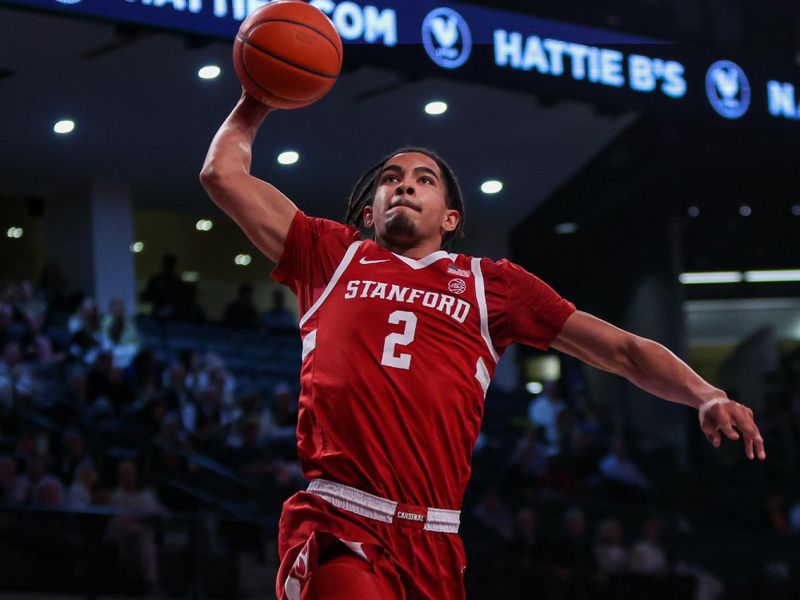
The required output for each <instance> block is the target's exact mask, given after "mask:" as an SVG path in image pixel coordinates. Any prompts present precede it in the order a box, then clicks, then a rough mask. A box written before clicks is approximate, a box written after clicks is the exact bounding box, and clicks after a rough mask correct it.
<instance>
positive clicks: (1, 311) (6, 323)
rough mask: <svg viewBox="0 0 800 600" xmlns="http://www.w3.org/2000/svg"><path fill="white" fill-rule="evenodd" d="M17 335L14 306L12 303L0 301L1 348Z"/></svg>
mask: <svg viewBox="0 0 800 600" xmlns="http://www.w3.org/2000/svg"><path fill="white" fill-rule="evenodd" d="M17 337H18V335H17V332H16V331H15V328H14V307H13V306H12V305H11V304H5V303H3V302H0V348H5V347H6V344H8V342H10V341H12V340H15V339H17Z"/></svg>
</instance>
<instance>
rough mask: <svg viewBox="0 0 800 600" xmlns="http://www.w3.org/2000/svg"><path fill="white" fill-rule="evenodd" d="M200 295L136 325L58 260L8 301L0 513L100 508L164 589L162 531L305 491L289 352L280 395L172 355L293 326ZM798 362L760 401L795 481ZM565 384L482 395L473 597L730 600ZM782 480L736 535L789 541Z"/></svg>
mask: <svg viewBox="0 0 800 600" xmlns="http://www.w3.org/2000/svg"><path fill="white" fill-rule="evenodd" d="M194 298H196V294H195V293H194V292H191V291H189V289H188V288H187V287H186V284H185V283H184V282H182V281H181V280H180V279H179V278H178V277H177V276H176V275H175V259H174V257H165V260H164V263H163V270H162V272H161V273H159V274H158V275H156V276H154V277H153V278H151V279H150V281H149V282H148V284H147V286H146V288H145V289H144V290H143V293H142V299H143V300H146V301H148V302H150V304H151V306H152V313H151V314H150V315H149V316H141V315H140V316H138V317H133V316H131V315H130V314H129V313H128V312H127V311H126V307H125V305H124V303H123V302H122V301H121V300H119V299H115V300H112V301H111V302H110V304H109V306H108V308H107V310H106V311H103V310H102V308H101V307H98V306H97V304H96V303H95V302H94V301H93V299H92V298H91V297H88V296H81V295H69V294H68V293H67V288H66V284H65V282H64V280H63V277H61V276H60V274H59V271H58V268H57V267H56V266H55V265H48V266H47V267H46V268H45V270H44V272H43V273H42V275H41V277H40V278H39V280H38V281H34V280H32V279H23V280H19V281H16V280H8V281H6V282H5V283H4V284H3V285H2V287H0V348H2V360H0V425H1V426H2V428H1V429H0V497H1V498H2V503H3V506H5V507H7V508H8V507H17V508H19V507H30V508H36V509H47V510H62V511H86V510H106V511H108V513H107V514H108V515H110V516H109V518H108V520H107V523H106V525H105V527H104V531H103V540H105V543H107V544H109V545H110V546H111V547H113V548H114V549H115V552H116V555H117V556H118V557H119V560H120V563H121V564H123V565H128V566H129V567H130V566H131V565H132V567H131V568H133V569H134V570H135V571H136V573H137V576H138V577H139V578H140V579H141V580H142V581H143V582H144V584H145V585H146V587H154V586H158V585H159V582H160V579H161V575H160V573H159V551H160V548H161V546H162V540H161V537H160V535H159V528H158V526H157V523H158V522H159V521H163V520H169V519H170V518H172V517H173V516H175V515H178V514H184V513H185V511H193V510H197V509H198V508H199V507H201V506H203V507H205V508H209V507H211V508H213V509H215V510H217V511H220V512H225V511H227V512H228V513H231V514H237V515H239V516H241V515H243V514H246V515H251V516H252V515H260V516H264V515H265V514H266V515H267V516H271V517H272V518H276V517H277V514H278V511H279V508H280V501H281V500H282V499H284V498H285V497H287V496H289V495H290V494H291V493H293V492H294V491H295V490H297V489H301V488H302V487H304V480H303V478H302V475H301V473H300V470H299V466H298V464H297V461H296V459H295V450H294V443H295V439H294V427H295V423H296V418H297V401H296V398H297V392H298V389H297V385H298V382H297V379H298V378H297V371H298V370H299V352H298V351H297V348H299V346H297V345H294V346H291V345H288V346H287V348H288V352H289V353H290V355H291V357H290V361H289V365H290V366H289V368H288V369H287V370H286V371H285V378H284V379H283V381H282V382H281V381H279V382H277V383H275V384H274V385H270V386H259V385H254V383H253V381H252V378H250V380H248V378H247V375H246V371H242V373H243V374H242V375H237V373H236V372H235V371H236V369H235V368H234V367H233V366H231V365H234V364H237V362H236V358H235V356H233V357H227V356H226V355H224V353H217V352H215V351H213V350H212V349H210V347H209V344H204V343H203V342H202V340H203V339H206V338H202V336H201V337H195V338H191V337H188V338H186V339H187V340H188V343H187V344H185V345H184V346H182V347H176V346H175V345H173V344H165V343H164V335H165V331H167V330H166V329H165V326H167V325H169V324H170V323H174V322H183V323H188V324H189V326H190V327H191V328H192V329H191V331H192V332H197V331H205V330H208V329H209V328H213V327H221V328H222V337H223V338H233V337H235V336H236V335H250V334H249V333H248V332H258V333H255V334H254V335H255V336H257V337H256V341H258V340H262V341H263V343H264V344H267V343H269V340H270V339H271V338H270V335H272V334H274V335H275V336H277V337H274V340H273V343H274V344H276V345H278V346H281V347H283V346H285V345H287V344H289V342H288V341H287V340H289V339H290V337H291V339H294V338H296V317H295V315H293V314H292V313H291V312H290V311H288V310H287V309H286V308H285V306H284V303H283V297H282V295H281V294H280V293H279V292H276V295H275V296H274V297H273V301H274V303H273V307H272V309H271V310H269V311H267V312H261V311H260V310H258V308H257V307H256V305H255V303H254V298H253V288H252V287H251V286H249V285H242V286H241V287H240V289H239V291H238V294H237V297H236V298H235V299H233V300H232V301H231V302H230V303H229V304H228V306H227V307H226V309H225V311H224V314H223V316H222V319H221V320H220V322H219V323H213V322H212V321H211V320H210V319H209V318H208V317H207V316H206V314H205V311H203V310H202V308H200V307H199V306H197V305H196V301H195V300H194ZM200 315H202V318H200ZM182 331H183V330H182ZM287 332H289V335H287V336H285V337H280V335H281V334H286V333H287ZM217 333H219V332H217ZM258 336H260V337H258ZM248 339H250V338H248ZM192 340H194V342H193V343H192ZM233 345H234V346H235V343H234V344H233ZM295 354H296V355H295ZM265 356H267V354H265ZM269 356H272V355H269ZM793 361H794V359H793V358H791V356H790V357H788V358H787V359H786V364H785V365H784V366H785V372H786V373H788V374H789V375H787V376H786V377H788V378H789V379H790V380H791V384H790V385H789V386H788V388H787V389H788V390H790V392H788V393H785V394H783V395H782V396H780V398H781V399H780V400H778V399H775V398H773V399H772V400H771V404H770V406H771V409H770V412H768V413H767V414H765V415H764V416H763V418H764V419H765V420H766V422H763V426H762V430H763V431H764V433H765V437H766V438H767V439H768V440H769V439H770V433H771V432H775V435H776V436H779V439H780V440H781V442H780V443H781V444H783V446H784V447H783V449H780V448H779V449H777V450H778V451H777V452H776V454H777V456H775V458H774V460H776V461H777V464H783V465H784V467H783V468H785V469H789V470H790V471H791V469H793V468H796V467H795V466H793V465H792V464H791V461H790V460H789V461H786V460H784V461H783V463H782V462H781V460H782V458H785V457H786V456H787V455H788V456H790V457H791V456H792V452H796V451H797V449H798V447H800V446H798V430H797V423H798V422H799V421H800V419H798V417H800V401H798V400H799V399H800V395H793V393H796V391H797V390H798V389H800V387H798V386H797V380H800V377H798V378H797V380H795V379H792V377H796V376H797V374H800V369H798V370H796V371H794V370H793V369H794V367H795V366H796V365H795V362H797V361H794V362H793ZM229 363H230V364H229ZM562 384H563V385H559V384H558V383H555V382H554V383H548V384H546V385H545V388H544V390H543V391H542V393H540V394H539V395H537V396H536V397H535V398H534V399H533V400H531V401H530V403H529V405H526V402H525V398H526V397H527V398H529V396H525V395H524V393H518V394H510V395H509V394H506V395H503V394H499V395H498V394H497V393H494V392H490V397H489V398H488V399H487V408H486V409H487V416H486V419H487V422H486V427H485V428H484V433H483V434H482V436H481V440H480V441H479V444H478V447H477V448H476V452H475V465H474V471H475V473H474V482H473V484H472V485H471V486H470V489H469V491H468V496H467V499H466V502H465V509H464V516H463V524H462V533H463V536H464V539H465V543H466V545H467V549H468V556H469V559H470V566H469V568H468V570H467V574H466V577H467V583H468V590H469V594H470V597H474V598H487V597H491V596H504V597H508V598H523V597H525V598H527V597H531V595H533V594H534V592H533V590H535V596H536V597H539V598H545V599H550V598H595V597H609V598H610V597H614V596H624V597H632V598H633V597H643V598H644V597H647V598H656V597H664V598H671V597H691V598H702V599H703V600H712V599H715V598H722V597H736V596H735V594H733V595H732V594H731V591H730V590H731V586H730V585H729V584H728V582H727V581H726V583H723V582H722V581H723V579H724V578H725V575H726V574H720V573H716V571H715V569H714V565H709V564H706V563H705V561H704V560H703V557H698V556H697V553H694V554H693V553H692V552H690V551H689V550H687V548H690V547H691V543H690V541H691V540H692V539H694V538H692V537H691V536H692V535H694V533H695V530H698V529H700V528H702V527H703V526H704V523H703V521H702V517H698V516H697V515H694V514H693V513H692V510H693V505H692V502H691V499H690V501H688V502H686V503H685V505H681V506H680V507H679V508H676V506H675V505H674V504H670V503H669V502H668V501H666V500H664V499H665V498H669V499H672V498H674V497H675V495H676V494H675V493H674V490H672V492H670V490H668V489H666V488H667V486H668V485H672V484H674V483H675V481H676V480H675V479H674V478H671V476H672V474H667V473H664V472H662V471H659V470H658V466H657V463H653V461H651V460H649V459H648V457H647V456H646V455H644V454H643V453H641V452H640V451H638V450H637V448H636V444H635V440H633V439H632V438H631V436H630V435H627V432H626V431H625V429H624V428H622V427H621V426H620V419H619V418H618V417H617V416H615V415H614V414H612V413H611V412H610V411H609V409H608V407H606V406H602V405H599V404H596V403H593V402H592V401H591V399H590V398H589V395H588V394H587V393H586V392H585V388H584V387H582V386H581V385H574V382H572V383H571V382H562ZM791 390H794V392H792V391H791ZM504 406H505V407H507V410H506V409H503V408H502V407H504ZM526 408H527V411H526ZM794 456H797V455H796V454H795V455H794ZM771 458H773V457H772V456H771ZM654 465H656V466H654ZM780 473H781V475H779V477H780V476H782V475H785V473H786V471H781V472H780ZM209 474H211V475H213V477H217V478H219V479H216V480H213V481H214V482H215V483H210V482H211V481H212V478H211V476H210V475H209ZM219 481H224V482H225V485H219V484H218V482H219ZM681 481H683V483H684V484H686V485H687V486H689V487H691V486H690V484H687V483H686V482H687V479H686V478H684V479H682V480H681ZM779 483H780V482H779V481H774V478H773V480H771V481H770V480H768V481H767V482H766V483H764V482H761V483H760V484H759V486H753V487H758V489H757V490H754V489H749V490H747V491H748V492H749V493H751V494H752V493H756V494H758V493H761V492H763V499H762V500H763V503H762V505H761V506H760V507H759V510H760V511H761V513H760V514H758V515H751V516H752V519H751V522H750V523H748V524H747V525H746V526H745V530H746V531H747V532H749V533H752V532H753V531H755V532H757V533H758V534H759V535H760V534H769V535H773V534H774V535H778V536H781V539H795V540H796V539H798V536H799V535H800V502H798V500H799V499H800V496H798V495H797V492H798V490H797V488H796V486H795V487H793V486H791V485H787V486H784V487H782V488H781V487H779V486H778V485H777V484H779ZM696 484H697V482H696V481H695V482H694V483H693V485H696ZM700 485H705V484H704V483H703V481H702V479H700ZM709 485H710V484H709ZM745 485H749V483H748V482H745ZM204 486H205V487H204ZM234 488H235V492H232V493H230V494H229V493H227V491H226V490H229V489H234ZM242 490H244V492H243V491H242ZM248 494H250V495H252V496H253V497H257V498H259V500H257V501H252V500H251V499H250V496H248ZM690 495H691V494H690ZM702 497H703V498H706V497H708V495H707V494H703V495H702ZM725 502H728V503H735V502H736V500H732V499H726V500H725ZM740 525H741V523H736V524H733V525H732V526H731V528H732V529H737V527H739V526H740ZM748 527H749V529H748ZM737 531H738V529H737ZM1 533H2V532H0V534H1ZM265 535H266V536H267V537H270V536H274V535H275V531H272V530H270V531H267V532H265ZM687 540H689V541H687ZM781 560H782V561H783V563H781V562H780V561H781ZM798 564H800V562H798V563H793V562H792V559H790V558H787V557H786V556H785V555H781V556H779V557H778V558H776V559H775V561H773V562H771V563H770V564H769V565H766V566H764V569H766V571H767V572H768V573H771V574H772V576H774V577H777V578H778V579H780V578H781V577H783V576H785V578H784V579H782V580H781V581H786V582H791V581H794V579H793V578H796V575H797V571H796V569H797V565H798ZM776 565H778V566H776ZM781 565H783V566H781ZM787 585H789V584H788V583H787ZM787 589H789V588H787ZM669 590H672V591H673V592H674V591H675V590H685V593H686V594H688V595H669ZM724 594H727V595H726V596H724ZM776 597H781V596H780V594H777V596H776Z"/></svg>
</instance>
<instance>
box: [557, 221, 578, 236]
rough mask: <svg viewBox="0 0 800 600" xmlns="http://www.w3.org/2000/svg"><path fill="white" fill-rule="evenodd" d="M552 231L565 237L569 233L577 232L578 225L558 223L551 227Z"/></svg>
mask: <svg viewBox="0 0 800 600" xmlns="http://www.w3.org/2000/svg"><path fill="white" fill-rule="evenodd" d="M553 231H555V232H556V233H558V234H561V235H567V234H570V233H575V232H576V231H578V224H577V223H559V224H558V225H556V226H555V227H553Z"/></svg>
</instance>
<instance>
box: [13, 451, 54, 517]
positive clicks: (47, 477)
mask: <svg viewBox="0 0 800 600" xmlns="http://www.w3.org/2000/svg"><path fill="white" fill-rule="evenodd" d="M18 485H19V486H20V492H21V495H22V498H21V500H20V501H21V502H23V503H45V504H47V505H48V506H53V504H50V503H51V502H54V501H56V500H58V504H61V502H63V499H64V490H63V487H64V486H63V485H62V483H61V481H60V480H59V479H58V478H57V477H55V476H53V475H51V474H50V473H48V472H47V460H46V459H45V457H44V456H43V455H41V454H36V455H34V456H31V457H30V458H29V459H28V464H27V468H26V469H25V474H24V475H23V476H22V477H21V482H20V483H19V484H18ZM56 489H58V490H59V491H56ZM15 500H16V499H15Z"/></svg>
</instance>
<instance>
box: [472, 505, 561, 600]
mask: <svg viewBox="0 0 800 600" xmlns="http://www.w3.org/2000/svg"><path fill="white" fill-rule="evenodd" d="M515 521H516V527H515V529H514V535H513V537H512V538H511V540H509V541H508V542H506V543H505V544H503V546H502V547H501V548H500V550H499V552H495V553H494V561H493V564H492V572H487V573H486V574H485V575H484V578H486V577H487V576H492V575H494V579H495V580H496V582H495V583H494V584H493V585H492V586H491V587H492V588H494V589H492V592H494V593H495V594H496V595H497V597H500V598H504V599H507V600H523V599H525V598H530V596H531V591H532V590H536V595H537V597H542V598H550V597H552V596H551V595H549V594H547V593H546V591H545V590H546V588H547V585H548V578H546V577H544V576H543V575H545V573H546V567H545V566H544V565H543V563H542V541H541V538H540V535H539V520H538V516H537V514H536V511H534V510H533V509H532V508H523V509H521V510H519V511H517V514H516V518H515ZM487 559H488V556H487ZM487 587H488V586H487ZM482 591H483V592H484V594H485V595H488V593H490V592H489V590H482Z"/></svg>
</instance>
